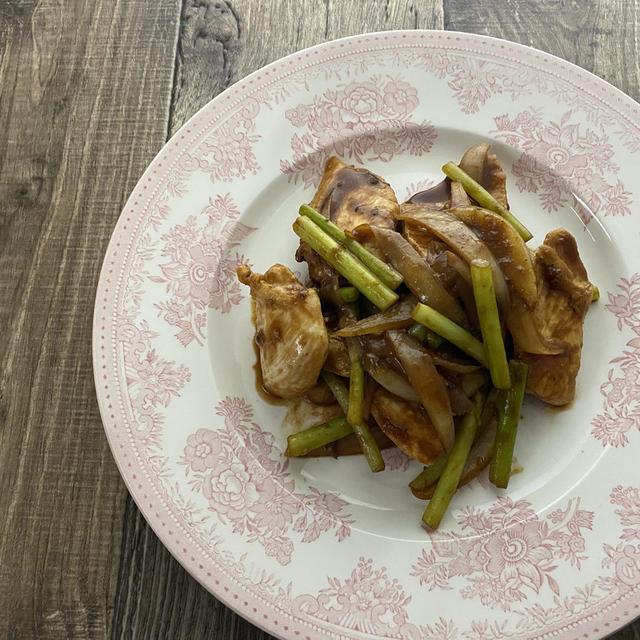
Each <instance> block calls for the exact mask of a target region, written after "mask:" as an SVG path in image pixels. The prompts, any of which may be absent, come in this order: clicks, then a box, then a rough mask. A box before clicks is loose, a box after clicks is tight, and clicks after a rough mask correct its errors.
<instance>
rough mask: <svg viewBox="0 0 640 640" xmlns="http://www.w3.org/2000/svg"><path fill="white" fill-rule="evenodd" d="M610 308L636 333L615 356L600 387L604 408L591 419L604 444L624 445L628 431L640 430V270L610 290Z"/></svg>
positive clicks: (594, 430) (620, 327)
mask: <svg viewBox="0 0 640 640" xmlns="http://www.w3.org/2000/svg"><path fill="white" fill-rule="evenodd" d="M608 298H609V303H608V304H607V305H606V308H607V310H609V311H611V313H613V314H614V315H615V316H616V317H617V318H618V329H619V330H622V329H623V326H624V325H626V326H628V327H630V328H631V330H632V331H633V333H634V334H635V335H636V336H637V337H635V338H632V339H631V340H629V341H628V342H627V347H629V348H628V349H627V350H625V351H624V352H623V353H622V355H621V356H618V357H616V358H613V360H611V365H613V367H612V368H611V369H609V373H608V375H607V380H606V382H604V383H603V384H602V386H601V387H600V393H602V395H603V396H604V398H605V400H604V406H603V411H602V412H601V413H599V414H598V415H597V416H596V417H595V418H594V419H593V421H592V423H591V424H592V425H593V429H592V431H591V434H592V435H593V436H595V437H596V438H597V439H598V440H600V441H601V442H602V445H603V446H606V445H610V446H613V447H624V446H625V445H627V444H628V443H629V432H630V431H632V430H633V429H636V430H638V431H640V274H638V273H636V274H634V275H633V276H632V277H631V278H629V279H626V278H623V279H622V281H621V282H620V284H619V285H618V291H617V292H616V293H609V294H608Z"/></svg>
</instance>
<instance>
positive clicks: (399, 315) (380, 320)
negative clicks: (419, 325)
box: [332, 296, 417, 338]
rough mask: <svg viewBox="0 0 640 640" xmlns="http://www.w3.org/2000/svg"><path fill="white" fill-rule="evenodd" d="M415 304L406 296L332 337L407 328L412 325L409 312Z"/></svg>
mask: <svg viewBox="0 0 640 640" xmlns="http://www.w3.org/2000/svg"><path fill="white" fill-rule="evenodd" d="M416 303H417V300H416V299H415V298H414V297H413V296H408V297H407V298H405V299H404V300H402V301H400V302H398V303H396V304H394V305H393V306H392V307H390V308H389V309H387V310H386V311H383V312H382V313H376V314H374V315H372V316H368V317H366V318H363V319H362V320H358V321H357V322H354V323H353V324H350V325H349V326H347V327H344V328H342V329H340V330H339V331H336V332H335V333H333V334H332V337H335V338H346V337H349V336H364V335H367V334H370V333H384V332H385V331H388V330H389V329H401V328H403V327H409V326H411V325H412V324H413V323H414V321H413V320H412V319H411V312H412V311H413V309H414V308H415V306H416Z"/></svg>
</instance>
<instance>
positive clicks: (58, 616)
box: [0, 0, 640, 640]
mask: <svg viewBox="0 0 640 640" xmlns="http://www.w3.org/2000/svg"><path fill="white" fill-rule="evenodd" d="M413 28H423V29H443V28H444V29H453V30H459V31H471V32H476V33H482V34H487V35H492V36H498V37H502V38H507V39H509V40H514V41H516V42H521V43H524V44H528V45H533V46H535V47H538V48H541V49H544V50H545V51H549V52H551V53H554V54H556V55H559V56H561V57H563V58H566V59H567V60H570V61H572V62H575V63H577V64H579V65H581V66H582V67H585V68H586V69H588V70H590V71H593V72H594V73H596V74H598V75H599V76H601V77H603V78H605V79H606V80H608V81H609V82H611V83H612V84H614V85H615V86H617V87H619V88H620V89H622V90H623V91H625V92H626V93H628V94H629V95H631V96H632V97H633V98H635V99H636V100H637V99H638V98H639V97H640V68H639V60H640V57H639V55H640V52H639V51H638V38H639V30H640V2H639V0H574V1H569V0H483V1H478V2H474V1H473V0H415V1H410V0H386V1H379V2H372V1H366V0H273V1H269V0H233V2H224V1H223V0H153V1H151V0H149V1H147V0H92V1H89V0H87V1H86V2H83V1H81V0H40V1H35V0H0V363H1V364H0V638H7V639H10V640H13V639H18V640H22V639H25V640H26V639H28V640H31V639H34V638H46V639H49V638H51V639H58V638H60V639H67V638H69V639H75V638H82V639H91V640H92V639H94V638H108V637H111V638H135V639H142V638H152V639H160V638H169V639H171V640H173V639H183V638H184V639H187V638H189V639H191V638H200V637H205V636H206V637H208V638H221V639H223V640H227V639H234V640H235V639H242V640H266V639H267V638H269V636H268V635H267V634H265V633H264V632H262V631H259V630H258V629H256V628H254V627H252V626H251V625H250V624H249V623H247V622H245V621H244V620H242V619H241V618H239V617H238V616H236V615H235V614H233V613H232V612H230V611H229V610H228V609H226V608H225V607H224V606H223V605H221V604H220V603H218V602H217V601H216V600H215V599H214V598H213V597H211V596H210V595H209V594H208V593H207V592H206V591H205V590H204V589H203V588H202V587H200V586H199V585H198V584H197V583H196V582H195V580H193V579H192V578H191V577H189V575H188V574H187V573H186V572H185V571H184V570H183V569H182V568H181V567H180V565H179V564H178V563H177V562H176V561H175V560H173V558H172V557H171V556H170V555H169V553H168V552H167V551H166V550H165V549H164V547H163V546H162V545H161V544H160V543H159V542H158V540H157V538H156V537H155V535H154V534H153V533H152V531H151V529H150V528H149V527H148V526H147V524H146V522H145V521H144V520H143V518H142V517H141V516H140V514H139V512H138V510H137V509H136V507H135V505H134V503H133V502H132V500H131V499H130V498H129V497H128V496H127V492H126V490H125V487H124V485H123V483H122V481H121V480H120V478H119V475H118V472H117V470H116V466H115V464H114V462H113V460H112V458H111V454H110V452H109V448H108V446H107V441H106V439H105V437H104V435H103V432H102V425H101V422H100V416H99V414H98V408H97V405H96V400H95V395H94V389H93V379H92V370H91V321H92V310H93V298H94V292H95V288H96V283H97V279H98V273H99V269H100V265H101V261H102V257H103V254H104V251H105V249H106V245H107V242H108V239H109V236H110V234H111V231H112V229H113V227H114V225H115V223H116V220H117V218H118V215H119V213H120V210H121V208H122V206H123V204H124V202H125V200H126V198H127V196H128V194H129V192H130V191H131V190H132V189H133V187H134V185H135V183H136V181H137V179H138V177H139V176H140V175H141V173H142V172H143V170H144V169H145V167H146V165H147V164H148V163H149V162H150V161H151V159H152V158H153V156H154V155H155V154H156V153H157V152H158V151H159V149H160V148H161V147H162V145H163V144H164V142H165V141H166V140H167V139H168V138H169V137H170V136H171V135H172V133H173V132H174V131H176V130H177V129H178V127H179V126H180V125H181V124H182V123H184V122H185V120H186V119H187V118H188V117H189V116H190V115H192V114H193V113H194V112H195V111H196V110H197V109H198V108H199V107H201V106H202V105H203V104H205V103H206V102H207V101H208V100H210V99H211V98H212V97H214V96H215V95H216V94H217V93H219V92H220V91H222V90H223V89H224V88H225V87H227V86H229V85H230V84H232V83H233V82H235V81H237V80H240V79H241V78H242V77H244V76H245V75H247V74H248V73H249V72H251V71H253V70H255V69H258V68H259V67H261V66H263V65H264V64H266V63H268V62H271V61H272V60H275V59H277V58H279V57H281V56H283V55H285V54H288V53H291V52H293V51H295V50H297V49H300V48H303V47H307V46H309V45H312V44H316V43H318V42H322V41H324V40H330V39H333V38H337V37H340V36H345V35H349V34H356V33H361V32H366V31H376V30H383V29H413ZM614 637H615V638H616V640H631V639H632V638H633V639H635V640H638V639H640V623H638V622H636V623H635V624H633V625H630V626H628V627H627V628H626V629H624V630H622V631H619V632H618V633H617V634H615V636H614Z"/></svg>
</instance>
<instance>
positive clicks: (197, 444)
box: [184, 429, 223, 471]
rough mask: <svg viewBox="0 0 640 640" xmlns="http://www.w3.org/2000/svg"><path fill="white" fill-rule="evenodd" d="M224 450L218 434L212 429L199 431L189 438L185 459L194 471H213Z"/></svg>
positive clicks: (185, 449)
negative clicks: (218, 457)
mask: <svg viewBox="0 0 640 640" xmlns="http://www.w3.org/2000/svg"><path fill="white" fill-rule="evenodd" d="M222 450H223V447H222V444H221V442H220V439H219V438H218V434H217V433H216V432H215V431H211V430H210V429H198V430H197V431H196V432H195V433H194V434H192V435H190V436H189V437H188V438H187V446H186V447H185V448H184V457H185V459H186V460H187V462H188V463H189V464H190V465H191V469H193V471H205V470H206V469H213V468H214V467H215V465H216V460H217V456H218V454H219V453H221V452H222Z"/></svg>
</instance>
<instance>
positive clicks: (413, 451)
mask: <svg viewBox="0 0 640 640" xmlns="http://www.w3.org/2000/svg"><path fill="white" fill-rule="evenodd" d="M371 414H372V415H373V417H374V418H375V420H376V422H377V423H378V426H379V427H380V429H381V430H382V431H383V432H384V433H385V434H386V435H387V437H388V438H390V439H391V440H393V442H395V444H396V445H398V448H400V449H402V451H404V452H405V453H406V454H407V455H408V456H410V457H412V458H414V459H415V460H418V462H421V463H422V464H432V463H433V462H434V461H435V460H437V459H438V458H439V457H440V456H441V455H442V454H443V453H444V448H443V446H442V442H441V441H440V437H439V436H438V432H437V431H436V429H435V427H434V426H433V424H432V423H431V420H430V419H429V416H428V415H427V412H426V411H425V410H424V408H423V407H422V406H420V405H419V404H416V403H412V402H407V401H406V400H403V399H402V398H398V397H397V396H394V395H393V394H391V393H389V392H388V391H386V390H385V389H381V388H379V389H377V390H376V393H375V395H374V396H373V402H372V404H371Z"/></svg>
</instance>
